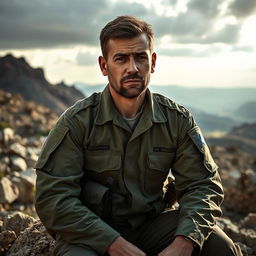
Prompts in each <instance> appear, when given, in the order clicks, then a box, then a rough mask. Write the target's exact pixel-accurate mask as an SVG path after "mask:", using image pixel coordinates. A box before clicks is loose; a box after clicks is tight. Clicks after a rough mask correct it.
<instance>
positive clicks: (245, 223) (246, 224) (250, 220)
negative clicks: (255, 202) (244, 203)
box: [240, 213, 256, 229]
mask: <svg viewBox="0 0 256 256" xmlns="http://www.w3.org/2000/svg"><path fill="white" fill-rule="evenodd" d="M240 226H241V227H243V228H250V229H253V228H254V229H256V213H249V214H248V215H247V216H246V217H245V219H244V220H242V221H241V223H240Z"/></svg>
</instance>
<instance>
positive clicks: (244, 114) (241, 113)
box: [234, 97, 256, 121]
mask: <svg viewBox="0 0 256 256" xmlns="http://www.w3.org/2000/svg"><path fill="white" fill-rule="evenodd" d="M255 98H256V97H255ZM234 116H237V117H238V118H239V119H241V120H243V121H247V120H255V121H256V100H255V101H249V102H246V103H244V104H242V105H241V106H240V107H238V108H237V109H236V110H235V111H234Z"/></svg>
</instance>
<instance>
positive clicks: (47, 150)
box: [34, 126, 69, 169]
mask: <svg viewBox="0 0 256 256" xmlns="http://www.w3.org/2000/svg"><path fill="white" fill-rule="evenodd" d="M68 130H69V129H68V127H65V126H56V127H55V128H53V129H52V130H51V132H50V133H49V135H48V137H47V139H46V141H45V143H44V145H43V148H42V151H41V153H40V156H39V158H38V160H37V163H36V165H35V167H34V168H35V169H42V168H43V167H44V166H45V164H46V163H47V161H48V159H49V157H50V155H51V154H52V153H53V152H54V150H56V149H57V147H58V146H59V145H60V143H61V141H62V140H63V139H64V137H65V135H66V134H67V132H68Z"/></svg>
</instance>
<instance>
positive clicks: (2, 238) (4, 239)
mask: <svg viewBox="0 0 256 256" xmlns="http://www.w3.org/2000/svg"><path fill="white" fill-rule="evenodd" d="M16 238H17V236H16V234H15V232H14V231H11V230H5V231H3V232H1V233H0V255H2V254H1V253H4V252H5V251H7V250H8V249H9V248H10V247H11V245H12V243H13V242H14V241H15V240H16Z"/></svg>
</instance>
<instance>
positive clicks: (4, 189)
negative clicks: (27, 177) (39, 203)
mask: <svg viewBox="0 0 256 256" xmlns="http://www.w3.org/2000/svg"><path fill="white" fill-rule="evenodd" d="M18 196H19V191H18V188H17V187H16V186H15V185H14V184H13V183H12V182H11V181H10V180H9V179H8V178H6V177H3V178H2V179H1V180H0V203H12V202H14V201H15V200H16V199H17V198H18Z"/></svg>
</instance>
